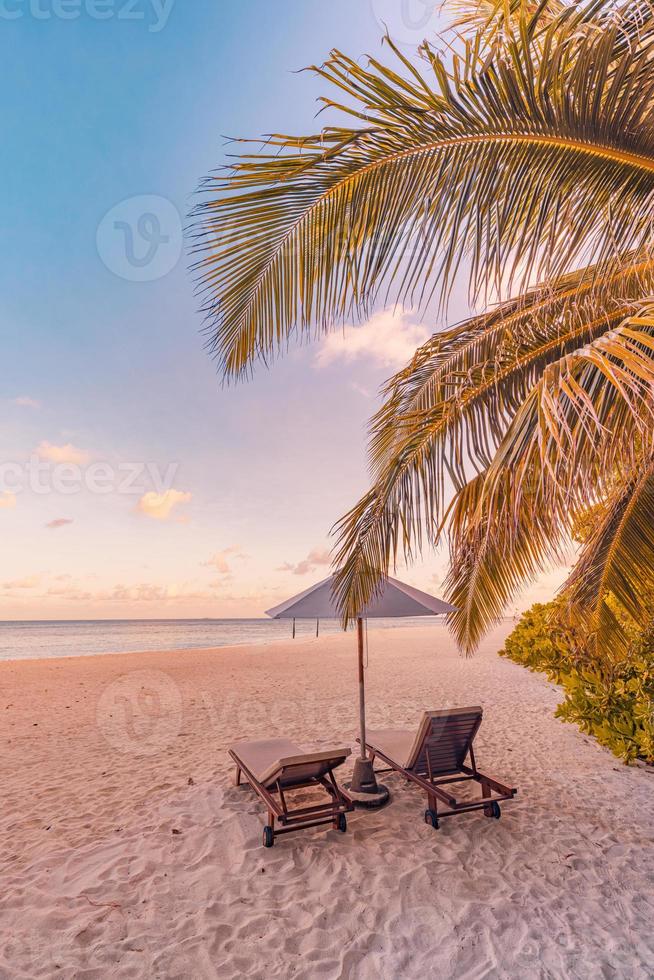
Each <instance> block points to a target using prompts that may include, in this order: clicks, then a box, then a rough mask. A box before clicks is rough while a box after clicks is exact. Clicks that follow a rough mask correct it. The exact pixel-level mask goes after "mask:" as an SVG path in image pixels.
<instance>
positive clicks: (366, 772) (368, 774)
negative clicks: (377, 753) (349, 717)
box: [347, 616, 389, 809]
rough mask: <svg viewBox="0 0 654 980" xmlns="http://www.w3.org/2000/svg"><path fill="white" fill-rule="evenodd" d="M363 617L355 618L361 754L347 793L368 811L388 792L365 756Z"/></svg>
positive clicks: (357, 804) (354, 801) (355, 764)
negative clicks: (378, 780) (379, 781)
mask: <svg viewBox="0 0 654 980" xmlns="http://www.w3.org/2000/svg"><path fill="white" fill-rule="evenodd" d="M363 648H364V638H363V617H362V616H358V617H357V653H358V661H359V738H360V741H361V753H360V755H359V757H358V758H357V759H355V761H354V771H353V773H352V781H351V782H350V783H349V784H348V785H347V791H348V793H349V794H350V797H351V799H352V801H353V803H354V804H355V805H356V806H362V807H366V808H369V809H373V808H374V807H378V806H383V805H384V803H386V801H387V800H388V796H389V794H388V790H387V788H386V787H385V786H382V785H381V784H380V783H378V782H377V779H376V777H375V769H374V766H373V763H372V760H371V759H368V757H367V756H366V688H365V674H364V670H363Z"/></svg>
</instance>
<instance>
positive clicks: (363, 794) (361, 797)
mask: <svg viewBox="0 0 654 980" xmlns="http://www.w3.org/2000/svg"><path fill="white" fill-rule="evenodd" d="M345 789H346V792H347V794H348V796H349V797H350V799H351V800H352V802H353V803H354V805H355V806H357V807H362V808H364V809H366V810H374V809H377V808H378V807H380V806H384V804H385V803H388V800H389V799H390V793H389V792H388V789H387V787H386V786H382V785H381V783H378V782H377V779H376V777H375V770H374V768H373V764H372V762H371V761H370V759H357V760H356V761H355V763H354V772H353V773H352V782H350V783H346V784H345Z"/></svg>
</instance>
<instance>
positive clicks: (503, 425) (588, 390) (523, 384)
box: [195, 0, 654, 655]
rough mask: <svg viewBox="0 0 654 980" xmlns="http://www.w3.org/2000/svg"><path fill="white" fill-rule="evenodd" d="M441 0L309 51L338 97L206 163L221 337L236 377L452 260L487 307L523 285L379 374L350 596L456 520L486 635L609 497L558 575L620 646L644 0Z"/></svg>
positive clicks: (649, 22) (349, 539)
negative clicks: (380, 56)
mask: <svg viewBox="0 0 654 980" xmlns="http://www.w3.org/2000/svg"><path fill="white" fill-rule="evenodd" d="M452 2H453V5H454V6H456V7H458V8H459V13H461V15H462V17H463V19H462V20H460V21H459V27H460V31H453V32H452V34H451V36H450V38H449V39H448V40H449V41H450V43H449V45H448V47H447V48H446V49H445V53H444V54H439V53H438V51H437V50H436V48H435V47H434V46H433V45H432V44H429V43H427V42H426V43H425V44H424V45H423V47H422V49H421V59H420V63H419V64H417V63H414V62H413V61H411V60H409V59H408V58H406V57H405V56H404V55H403V54H402V53H401V52H400V51H399V50H398V49H397V48H396V47H395V46H394V45H393V43H392V42H391V41H390V39H387V41H388V45H389V47H390V48H391V50H392V52H393V54H394V56H395V62H396V63H395V66H394V67H389V66H387V65H385V64H383V63H381V62H380V61H378V60H376V59H370V61H369V63H368V65H367V66H362V65H360V64H359V63H358V62H357V61H355V60H353V59H351V58H349V57H347V56H346V55H344V54H342V53H341V52H339V51H334V52H332V54H331V56H330V58H329V60H328V61H327V62H326V63H325V64H324V65H322V66H320V67H317V66H314V67H313V69H312V70H313V71H314V72H315V73H316V74H318V75H319V76H320V77H322V78H323V79H324V80H325V82H327V83H329V84H330V85H331V86H333V87H334V88H335V89H336V90H337V91H338V93H339V94H338V96H335V97H334V98H331V99H330V98H325V99H323V103H324V106H325V107H326V108H328V109H329V110H330V111H331V112H333V113H337V114H339V115H340V116H341V118H342V119H343V122H342V123H341V124H340V125H330V126H328V127H326V128H325V129H323V130H322V131H321V132H320V133H318V134H317V135H312V136H307V137H302V138H300V137H290V136H286V135H273V136H271V137H270V138H269V139H268V140H267V141H266V145H265V147H264V149H263V151H261V152H256V153H248V152H245V153H244V154H243V155H242V156H241V157H240V158H239V159H238V160H237V161H236V162H235V163H234V165H233V167H232V168H231V169H230V171H229V172H228V173H227V174H226V175H224V176H220V177H212V178H210V179H209V180H208V181H207V182H206V185H205V187H204V190H205V192H206V197H205V199H204V200H203V202H202V204H201V205H200V206H199V207H198V209H197V211H196V218H197V224H196V230H195V248H196V249H197V252H198V260H197V263H196V269H197V272H198V277H199V289H200V291H201V294H202V295H203V298H204V303H203V305H204V310H205V313H206V315H207V331H208V340H209V347H210V350H211V352H212V354H213V355H214V356H215V357H216V358H217V360H218V362H219V364H220V366H221V369H222V370H223V372H224V373H225V375H226V376H228V377H240V376H242V375H243V374H246V373H247V372H248V371H249V370H250V369H251V368H252V366H253V364H254V362H255V361H256V360H257V359H261V360H264V361H266V362H268V361H270V360H271V359H273V358H274V357H275V356H276V355H278V354H280V353H281V352H283V350H284V349H285V347H286V345H287V344H288V342H289V339H290V338H292V337H294V336H301V335H311V334H313V335H318V334H320V333H322V332H324V331H327V330H329V329H331V328H332V327H333V326H334V325H335V324H337V323H339V322H342V321H343V320H344V319H345V318H347V317H351V316H358V317H365V316H366V315H368V314H369V313H370V311H371V310H372V309H373V308H374V307H375V305H376V304H379V303H380V302H381V301H382V300H383V301H384V302H387V301H389V300H392V301H394V302H400V303H404V304H408V305H411V306H412V307H418V308H425V307H426V306H428V305H429V304H430V302H431V301H432V300H434V301H435V302H436V301H437V302H438V303H439V304H440V305H441V306H442V307H443V308H445V306H446V303H447V298H448V295H449V292H450V290H451V287H452V284H453V282H454V280H455V278H456V276H457V274H463V273H466V274H467V275H468V277H469V282H470V292H471V297H472V299H473V301H475V302H479V301H481V300H483V302H484V303H485V305H486V306H487V307H488V303H489V301H490V299H492V298H493V297H500V298H501V297H503V296H506V295H507V293H508V294H513V298H512V299H509V300H505V301H501V302H497V303H496V305H494V306H491V307H488V308H487V311H486V312H484V313H482V314H480V315H478V316H474V317H473V318H471V319H469V320H467V321H465V322H463V323H461V324H459V325H457V326H455V327H453V328H452V329H449V330H446V331H444V332H439V333H436V334H435V335H434V337H433V338H432V339H431V340H430V341H429V342H428V343H427V344H426V345H425V346H424V347H422V348H421V349H420V350H418V351H417V352H416V355H415V357H414V358H413V360H412V362H411V364H409V366H408V367H407V368H406V369H405V370H404V371H401V372H400V373H399V374H398V375H397V376H396V377H394V378H393V379H391V381H390V382H389V383H388V386H387V389H386V392H385V396H386V400H385V402H384V404H383V406H382V408H381V409H380V410H379V412H378V413H377V415H376V416H375V418H374V419H373V422H372V439H371V449H370V460H371V478H372V485H371V488H370V490H369V492H368V493H367V494H366V495H365V496H364V497H363V498H362V500H360V501H359V502H358V504H357V505H356V506H355V507H354V508H353V509H352V510H351V511H350V513H349V514H347V515H346V516H345V517H344V518H343V519H342V520H341V521H340V523H339V525H338V533H339V544H338V550H337V554H336V562H337V565H338V567H339V576H338V587H337V588H338V596H339V600H340V602H341V605H342V608H343V612H344V616H345V617H346V618H347V617H348V616H351V615H354V614H355V613H356V611H357V610H358V609H359V608H361V605H362V604H363V603H364V602H365V601H366V600H367V599H368V598H369V597H370V596H371V595H372V594H374V592H375V590H376V589H377V588H378V586H379V584H380V581H381V579H382V578H383V576H384V575H385V574H386V573H387V571H388V569H389V567H390V566H391V564H392V563H393V562H394V560H395V558H396V557H397V555H398V554H399V553H401V554H403V555H404V556H405V557H406V558H408V559H410V558H412V557H413V556H414V555H415V554H416V553H417V552H419V551H420V550H421V549H422V548H423V547H424V546H427V545H429V546H431V545H433V544H435V543H437V542H438V541H439V540H441V538H442V537H443V536H444V535H445V536H447V537H448V539H449V543H450V549H451V566H450V573H449V579H448V597H449V598H450V600H451V601H452V602H454V604H455V605H457V606H458V607H459V612H458V613H456V614H455V615H454V616H453V619H452V627H453V629H454V632H455V634H456V636H457V639H458V640H459V642H460V644H461V645H462V646H463V647H464V648H465V649H466V650H473V649H474V647H475V646H476V644H477V642H478V641H479V638H480V636H481V635H482V633H483V631H484V630H485V629H487V628H488V626H489V625H490V624H491V623H492V622H493V621H495V620H496V619H497V618H498V617H499V616H500V615H501V612H502V610H503V609H504V608H505V606H506V603H507V602H508V601H509V599H510V598H511V596H512V595H514V594H515V593H516V592H517V590H519V589H520V588H522V587H523V585H524V583H525V582H526V581H528V580H529V579H530V578H531V577H533V575H534V574H535V573H536V572H537V571H538V570H539V569H540V568H542V567H543V565H544V564H546V563H547V562H549V561H551V560H553V559H558V558H559V557H560V556H561V554H562V551H563V550H564V549H565V546H566V542H567V540H568V536H569V532H570V530H571V528H572V527H573V525H574V524H575V522H577V521H578V520H579V519H580V517H581V516H582V515H583V514H584V513H585V512H586V511H587V510H588V508H589V507H590V506H592V505H595V504H601V513H602V515H603V516H602V519H601V521H600V522H599V524H598V526H597V529H596V530H595V531H594V532H593V533H592V534H591V535H590V536H589V538H588V540H587V541H586V543H585V545H584V547H583V551H582V555H581V558H580V561H579V564H578V565H577V567H576V570H575V572H574V573H573V576H572V581H571V582H570V588H569V591H568V595H569V597H570V603H571V604H574V608H575V610H576V611H578V612H579V614H580V615H583V616H586V617H588V620H589V624H590V625H591V627H592V630H593V634H594V635H595V637H596V640H597V645H598V650H600V651H603V652H604V653H609V652H610V653H611V655H615V654H619V653H623V652H624V650H625V647H626V643H627V638H626V636H625V634H624V631H623V628H622V626H621V622H622V620H621V618H620V617H616V616H615V615H614V614H612V612H611V607H610V606H609V605H608V604H607V603H606V601H605V599H606V596H607V595H608V594H609V593H611V594H612V595H613V596H614V597H615V598H616V599H617V600H618V601H619V602H620V603H621V604H623V605H624V607H625V609H626V610H627V611H628V612H629V614H630V615H631V616H632V617H633V618H634V619H635V620H636V621H637V622H639V623H643V624H644V623H645V622H647V621H649V618H650V610H649V608H648V606H647V603H646V596H647V594H648V592H649V591H650V587H651V585H652V584H653V582H652V580H653V579H654V571H653V570H654V561H653V559H654V529H653V527H652V520H651V515H652V513H653V511H652V507H651V505H652V502H654V496H653V495H654V444H653V439H654V397H653V395H654V356H653V355H654V309H653V308H652V307H650V306H649V305H648V300H649V298H650V297H651V296H653V295H654V256H653V255H652V245H653V244H654V234H653V231H654V229H653V227H652V221H653V216H654V212H653V210H652V205H653V203H654V68H653V65H654V62H653V55H654V10H653V9H652V6H651V4H650V2H649V0H642V2H640V3H639V2H636V3H635V2H633V0H631V2H626V3H625V2H622V3H620V2H616V0H586V2H584V3H581V4H572V3H570V4H568V3H565V2H563V0H542V2H540V3H536V2H529V0H486V2H484V0H479V2H474V0H467V2H466V0H458V2H456V3H455V2H454V0H452ZM466 14H467V15H468V16H467V19H466V16H465V15H466ZM343 117H344V118H343ZM534 284H536V285H534Z"/></svg>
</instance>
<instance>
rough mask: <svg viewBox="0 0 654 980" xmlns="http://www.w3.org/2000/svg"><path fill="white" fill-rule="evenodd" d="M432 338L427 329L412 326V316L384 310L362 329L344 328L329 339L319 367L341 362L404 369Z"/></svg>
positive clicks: (318, 359) (318, 357)
mask: <svg viewBox="0 0 654 980" xmlns="http://www.w3.org/2000/svg"><path fill="white" fill-rule="evenodd" d="M428 337H429V330H428V329H427V327H425V326H424V325H422V324H419V323H412V322H411V320H410V319H409V315H408V314H406V313H395V312H394V311H393V310H382V311H381V312H379V313H375V314H374V316H372V317H371V318H370V319H369V320H368V321H367V322H366V323H362V324H361V325H360V326H357V327H353V326H348V327H344V328H343V330H342V331H340V332H339V333H332V334H329V335H328V336H327V337H325V339H324V340H323V342H322V343H321V345H320V347H319V349H318V352H317V354H316V358H315V363H316V365H317V367H319V368H324V367H328V366H329V365H330V364H334V363H336V362H338V361H344V362H345V363H346V364H349V363H352V362H353V361H358V360H365V361H366V362H367V363H368V364H375V365H379V366H381V367H385V368H393V369H394V368H398V367H403V366H404V365H405V364H406V363H407V362H408V361H409V360H410V359H411V358H412V357H413V355H414V354H415V351H416V347H419V346H420V344H424V342H425V341H426V340H427V339H428Z"/></svg>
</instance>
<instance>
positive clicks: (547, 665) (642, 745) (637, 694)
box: [500, 601, 654, 764]
mask: <svg viewBox="0 0 654 980" xmlns="http://www.w3.org/2000/svg"><path fill="white" fill-rule="evenodd" d="M588 640H589V637H588V635H587V634H585V633H584V631H583V629H582V628H581V627H580V626H579V625H572V624H570V623H568V622H566V619H565V616H564V614H563V607H562V605H561V602H560V601H558V602H557V601H554V602H550V603H547V604H546V605H544V604H540V603H538V604H536V605H535V606H532V607H531V609H530V610H529V611H528V612H526V613H525V614H524V616H523V617H522V619H521V620H520V622H519V623H518V624H517V626H516V627H515V629H514V630H513V632H512V633H511V634H510V636H509V637H507V640H506V643H505V646H504V649H503V650H501V651H500V653H501V655H502V656H505V657H508V658H509V659H510V660H513V661H514V662H515V663H518V664H522V665H523V666H525V667H528V668H529V669H530V670H535V671H543V672H544V673H546V674H547V676H548V677H549V679H550V680H552V681H554V683H556V684H559V685H560V686H561V687H562V688H563V692H564V700H563V702H562V703H561V704H560V705H559V707H558V708H557V711H556V714H557V716H558V717H559V718H562V719H563V720H564V721H569V722H573V723H574V724H576V725H578V726H579V727H580V728H581V730H582V731H583V732H586V733H587V734H588V735H592V736H593V737H594V738H596V739H597V741H598V742H600V743H601V744H602V745H604V746H606V747H607V748H609V749H610V750H611V751H612V752H613V753H615V755H617V756H620V758H622V759H624V761H625V762H633V761H634V760H635V759H641V760H644V761H646V762H649V763H652V764H654V630H651V631H646V632H644V633H637V632H636V631H634V636H633V642H632V644H631V650H630V654H629V656H628V657H627V658H626V659H621V660H620V661H619V662H618V663H611V662H609V661H608V660H599V659H597V658H593V657H591V656H590V655H589V653H588V651H589V650H590V649H592V645H591V644H590V643H589V642H588Z"/></svg>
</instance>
